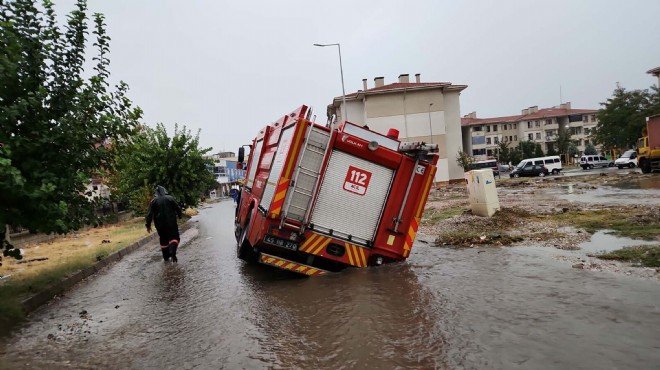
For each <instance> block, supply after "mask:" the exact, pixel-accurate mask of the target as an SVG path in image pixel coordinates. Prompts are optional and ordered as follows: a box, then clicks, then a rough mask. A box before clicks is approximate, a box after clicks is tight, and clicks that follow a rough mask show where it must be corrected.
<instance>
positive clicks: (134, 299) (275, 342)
mask: <svg viewBox="0 0 660 370" xmlns="http://www.w3.org/2000/svg"><path fill="white" fill-rule="evenodd" d="M233 211H234V208H233V205H232V203H231V202H228V201H225V202H221V203H218V204H215V205H213V206H211V207H209V208H206V209H203V210H202V211H201V214H200V216H197V217H196V218H195V219H194V220H197V223H196V225H197V227H195V228H193V229H191V230H189V231H187V232H186V233H184V235H183V237H184V243H183V246H182V248H181V251H180V252H179V260H180V263H179V264H178V265H172V264H163V262H162V261H161V259H160V252H159V250H158V247H157V246H155V245H148V246H146V247H144V248H142V249H140V250H139V251H137V252H134V253H133V254H131V255H129V256H127V257H126V258H124V259H123V260H122V261H120V262H118V263H117V264H116V265H114V266H113V267H112V268H110V269H108V270H106V271H104V272H102V273H101V274H99V275H98V276H96V277H94V278H93V279H91V280H89V281H88V282H86V283H84V284H82V285H80V286H79V287H76V288H74V289H73V290H72V291H70V292H69V293H68V294H67V295H66V296H65V297H63V298H61V299H59V300H57V301H55V302H53V303H52V304H51V305H50V306H47V307H43V308H42V309H40V310H38V311H37V312H35V313H34V314H33V315H32V317H31V320H30V322H29V323H27V324H26V325H25V326H24V327H23V328H21V329H19V330H18V331H16V332H15V333H14V335H13V336H12V337H11V338H5V339H0V342H1V343H0V368H2V369H15V368H35V369H43V368H49V369H59V368H75V369H81V368H83V369H84V368H113V369H114V368H121V369H125V368H131V369H154V368H162V369H166V368H181V369H218V368H227V369H240V368H245V369H259V368H282V369H292V368H293V369H296V368H312V369H316V368H319V369H391V368H416V369H433V368H438V369H463V368H465V369H569V368H570V369H657V368H658V364H660V335H658V330H657V329H658V328H659V327H660V284H658V283H657V282H654V281H649V280H643V279H638V278H632V277H627V276H620V275H615V274H608V273H594V272H590V271H584V270H578V269H573V268H571V266H570V265H567V264H565V263H562V262H559V261H556V260H555V259H554V258H553V257H554V256H555V255H557V254H560V253H567V252H566V251H560V250H556V249H552V248H537V247H520V248H503V249H494V248H491V249H466V250H451V249H444V248H433V247H430V245H429V244H427V243H424V242H423V241H421V240H420V241H418V242H417V243H416V246H415V249H414V250H413V253H412V255H411V257H410V258H409V260H408V261H407V262H406V263H403V264H397V265H389V266H383V267H381V268H375V269H361V270H348V271H345V272H343V273H339V274H333V275H329V276H324V277H316V278H309V279H308V278H298V277H293V276H291V275H289V274H287V273H283V272H279V271H275V270H272V269H270V268H267V267H264V266H248V265H245V264H243V263H242V262H240V261H239V260H237V259H236V258H235V256H234V255H235V240H234V238H233V229H232V218H233ZM186 240H187V241H186Z"/></svg>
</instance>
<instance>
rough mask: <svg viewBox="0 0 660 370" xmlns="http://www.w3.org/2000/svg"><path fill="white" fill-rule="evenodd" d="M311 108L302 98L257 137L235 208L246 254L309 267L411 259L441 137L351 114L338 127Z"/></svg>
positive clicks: (306, 270)
mask: <svg viewBox="0 0 660 370" xmlns="http://www.w3.org/2000/svg"><path fill="white" fill-rule="evenodd" d="M310 116H311V111H310V109H309V108H308V107H307V106H305V105H303V106H301V107H299V108H298V109H296V110H295V111H293V112H291V113H290V114H288V115H285V116H283V117H281V118H280V119H278V120H277V121H276V122H274V123H272V124H270V125H267V126H265V127H264V128H263V129H261V130H260V131H259V133H258V134H257V136H256V137H255V138H254V140H253V142H252V145H251V151H250V153H249V160H248V163H247V171H246V178H245V181H244V185H243V187H242V189H241V195H240V199H239V204H238V206H237V208H236V217H235V235H236V240H237V255H238V257H239V258H241V259H243V260H246V261H251V262H259V263H263V264H267V265H271V266H274V267H278V268H282V269H286V270H290V271H293V272H296V273H300V274H305V275H320V274H325V273H327V272H334V271H340V270H342V269H344V268H346V267H351V266H352V267H366V266H375V265H380V264H383V263H388V262H395V261H402V260H405V259H406V258H407V257H408V256H409V254H410V251H411V248H412V244H413V241H414V239H415V235H416V232H417V228H418V226H419V222H420V219H421V216H422V212H423V210H424V205H425V203H426V199H427V197H428V194H429V191H430V188H431V186H432V184H433V179H434V176H435V172H436V163H437V161H438V155H437V150H438V148H437V145H432V144H426V143H423V142H414V143H413V142H400V141H399V140H398V132H397V131H396V130H392V129H391V130H390V132H388V135H383V134H380V133H377V132H374V131H371V130H369V129H367V128H366V127H362V126H358V125H355V124H353V123H350V122H344V123H343V124H341V125H339V126H338V127H337V128H336V129H332V130H331V129H330V128H329V127H326V126H325V125H320V124H317V123H314V122H312V121H310V119H309V118H310ZM243 157H244V151H243V148H239V162H242V161H243Z"/></svg>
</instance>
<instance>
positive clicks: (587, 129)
mask: <svg viewBox="0 0 660 370" xmlns="http://www.w3.org/2000/svg"><path fill="white" fill-rule="evenodd" d="M589 133H591V129H590V128H589V127H585V128H584V134H585V135H589Z"/></svg>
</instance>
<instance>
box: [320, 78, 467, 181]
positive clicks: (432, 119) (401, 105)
mask: <svg viewBox="0 0 660 370" xmlns="http://www.w3.org/2000/svg"><path fill="white" fill-rule="evenodd" d="M362 84H363V89H362V90H358V91H357V92H355V93H351V94H347V95H346V97H345V98H346V117H342V114H343V99H342V97H341V96H338V97H335V98H334V99H333V102H332V104H330V105H329V106H328V110H327V116H328V124H329V125H333V126H334V125H335V124H337V123H339V122H343V121H344V120H347V121H349V122H352V123H355V124H358V125H367V126H369V128H370V129H371V130H373V131H376V132H379V133H381V134H386V133H387V131H388V129H390V128H395V129H397V130H399V139H400V140H402V141H424V142H427V143H433V144H438V146H439V155H440V160H439V161H438V171H437V174H436V178H435V181H436V182H450V181H464V180H463V176H464V175H463V169H462V168H461V167H459V166H458V164H457V163H456V160H455V158H456V153H458V151H459V150H461V149H462V147H461V142H462V141H461V135H462V133H461V116H460V103H459V96H460V93H461V91H463V90H465V88H467V86H466V85H453V84H452V83H450V82H421V77H420V74H416V75H415V82H410V80H409V75H407V74H402V75H399V79H398V81H397V82H395V83H390V84H385V79H384V77H376V78H374V86H373V87H369V86H368V85H367V79H363V80H362Z"/></svg>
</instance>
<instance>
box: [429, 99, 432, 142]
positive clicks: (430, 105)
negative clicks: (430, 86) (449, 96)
mask: <svg viewBox="0 0 660 370" xmlns="http://www.w3.org/2000/svg"><path fill="white" fill-rule="evenodd" d="M432 106H433V103H430V104H429V133H430V134H431V144H433V129H432V128H431V107H432Z"/></svg>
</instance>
